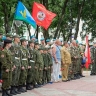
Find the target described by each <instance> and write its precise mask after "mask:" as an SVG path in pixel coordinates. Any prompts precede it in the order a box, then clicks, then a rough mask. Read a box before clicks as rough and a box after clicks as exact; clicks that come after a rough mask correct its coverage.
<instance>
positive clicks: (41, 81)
mask: <svg viewBox="0 0 96 96" xmlns="http://www.w3.org/2000/svg"><path fill="white" fill-rule="evenodd" d="M43 49H44V48H43V47H40V48H39V51H40V65H39V85H42V83H43V68H44V61H43Z"/></svg>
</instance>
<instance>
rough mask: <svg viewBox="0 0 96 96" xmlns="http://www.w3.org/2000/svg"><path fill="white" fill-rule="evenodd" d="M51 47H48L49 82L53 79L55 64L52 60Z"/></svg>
mask: <svg viewBox="0 0 96 96" xmlns="http://www.w3.org/2000/svg"><path fill="white" fill-rule="evenodd" d="M50 49H51V47H48V53H47V54H48V64H49V67H48V82H50V81H51V73H52V66H53V62H52V55H51V50H50Z"/></svg>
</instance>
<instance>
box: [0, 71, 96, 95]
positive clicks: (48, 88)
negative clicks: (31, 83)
mask: <svg viewBox="0 0 96 96" xmlns="http://www.w3.org/2000/svg"><path fill="white" fill-rule="evenodd" d="M89 74H90V72H84V75H86V77H83V78H81V79H77V80H72V81H68V82H59V83H53V84H47V85H45V86H43V87H41V88H37V89H33V90H31V91H28V92H26V93H22V94H20V95H16V96H96V76H90V75H89ZM0 96H1V94H0Z"/></svg>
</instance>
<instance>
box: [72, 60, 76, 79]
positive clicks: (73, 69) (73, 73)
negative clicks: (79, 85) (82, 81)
mask: <svg viewBox="0 0 96 96" xmlns="http://www.w3.org/2000/svg"><path fill="white" fill-rule="evenodd" d="M71 65H72V74H71V78H74V75H75V74H77V60H72V64H71Z"/></svg>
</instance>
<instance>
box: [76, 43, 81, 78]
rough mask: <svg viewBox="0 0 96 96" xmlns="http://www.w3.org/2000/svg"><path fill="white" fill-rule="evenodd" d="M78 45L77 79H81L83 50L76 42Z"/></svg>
mask: <svg viewBox="0 0 96 96" xmlns="http://www.w3.org/2000/svg"><path fill="white" fill-rule="evenodd" d="M76 45H77V55H78V59H77V78H80V77H81V60H82V57H81V48H80V46H79V44H78V42H76Z"/></svg>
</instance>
